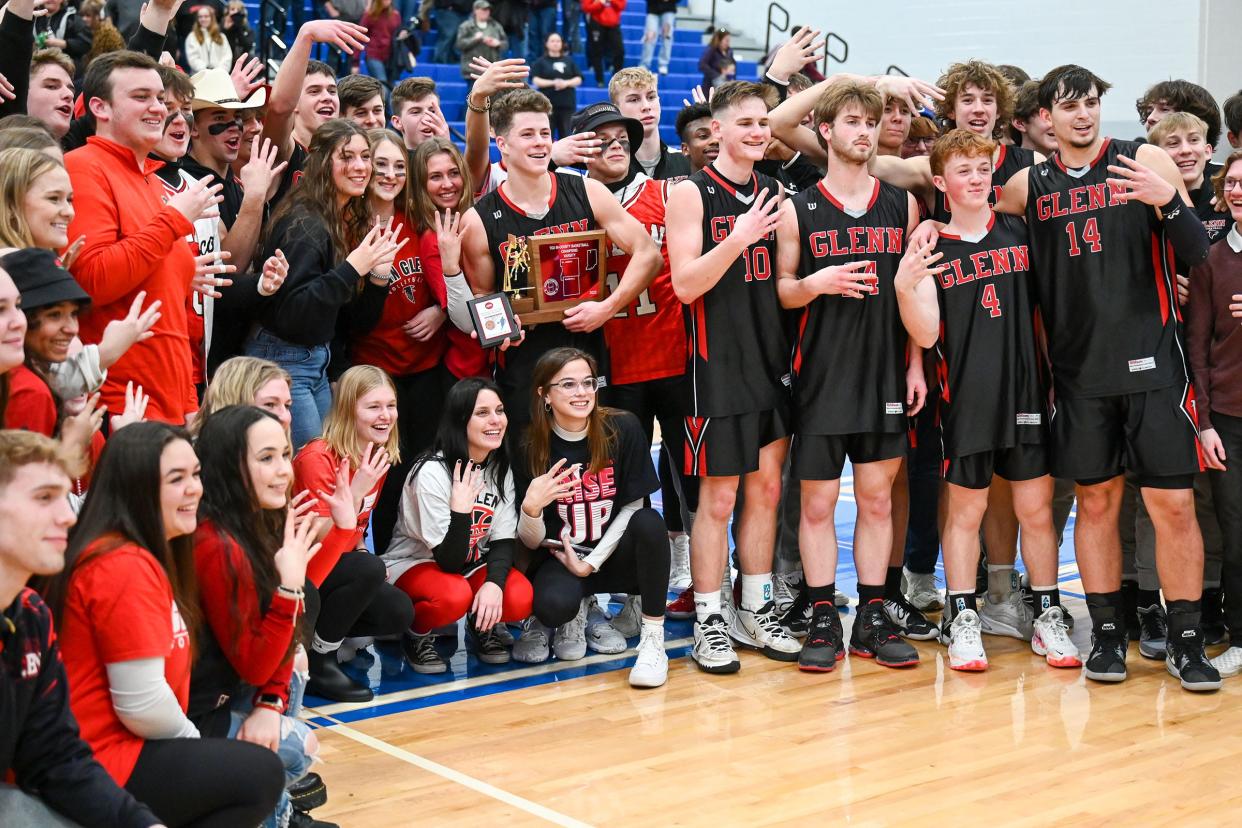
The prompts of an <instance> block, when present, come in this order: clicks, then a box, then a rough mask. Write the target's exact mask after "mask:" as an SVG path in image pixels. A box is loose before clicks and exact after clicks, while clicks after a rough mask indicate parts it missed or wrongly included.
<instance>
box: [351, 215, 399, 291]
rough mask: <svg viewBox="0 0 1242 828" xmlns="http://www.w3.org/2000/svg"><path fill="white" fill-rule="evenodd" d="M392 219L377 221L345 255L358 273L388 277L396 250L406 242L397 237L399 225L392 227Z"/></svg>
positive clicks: (373, 276)
mask: <svg viewBox="0 0 1242 828" xmlns="http://www.w3.org/2000/svg"><path fill="white" fill-rule="evenodd" d="M392 221H393V220H392V219H391V218H390V219H388V221H386V222H382V223H380V222H377V223H376V224H375V226H374V227H372V228H371V230H370V232H368V233H367V234H366V236H365V237H364V238H363V239H362V241H361V242H360V243H359V244H358V246H357V247H355V248H354V250H353V252H352V253H350V254H349V255H348V256H346V257H345V259H346V261H348V262H349V263H350V264H351V265H352V266H353V268H354V269H355V270H357V271H358V272H359V273H361V274H364V275H366V274H371V277H372V278H374V279H378V278H381V277H382V278H385V279H387V278H388V272H389V271H390V270H391V269H392V263H393V260H394V259H396V257H397V251H399V250H400V249H401V248H402V247H404V246H405V244H406V243H405V242H403V241H401V240H400V239H399V238H398V235H399V231H400V230H401V225H399V224H398V225H397V226H396V227H393V226H392ZM377 274H378V275H377Z"/></svg>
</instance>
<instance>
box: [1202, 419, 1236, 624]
mask: <svg viewBox="0 0 1242 828" xmlns="http://www.w3.org/2000/svg"><path fill="white" fill-rule="evenodd" d="M1212 425H1213V426H1214V427H1215V428H1216V433H1217V434H1219V435H1220V441H1221V442H1222V443H1223V444H1224V446H1225V457H1226V458H1227V459H1226V460H1225V470H1224V471H1223V472H1222V471H1209V472H1208V477H1209V479H1210V480H1211V483H1212V499H1213V500H1214V501H1215V503H1216V520H1217V522H1218V523H1219V524H1220V532H1221V536H1222V538H1223V540H1224V544H1223V546H1224V550H1223V551H1224V554H1223V556H1222V557H1223V563H1222V566H1221V586H1222V587H1224V592H1225V623H1226V624H1227V625H1228V626H1229V640H1230V642H1231V643H1232V645H1233V646H1235V647H1236V646H1240V645H1242V417H1230V416H1228V415H1227V414H1221V413H1218V412H1216V411H1213V412H1212Z"/></svg>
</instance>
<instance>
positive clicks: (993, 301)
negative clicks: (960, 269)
mask: <svg viewBox="0 0 1242 828" xmlns="http://www.w3.org/2000/svg"><path fill="white" fill-rule="evenodd" d="M979 304H980V305H983V307H985V308H987V311H988V316H990V317H992V318H993V319H995V318H996V317H998V316H1001V315H1002V314H1003V313H1004V311H1002V310H1001V306H1000V299H998V298H997V296H996V285H984V286H983V295H982V296H980V297H979Z"/></svg>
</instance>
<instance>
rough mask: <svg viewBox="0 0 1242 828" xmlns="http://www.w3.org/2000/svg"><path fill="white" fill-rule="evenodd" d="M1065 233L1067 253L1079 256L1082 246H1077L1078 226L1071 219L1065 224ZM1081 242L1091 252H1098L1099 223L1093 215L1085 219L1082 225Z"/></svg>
mask: <svg viewBox="0 0 1242 828" xmlns="http://www.w3.org/2000/svg"><path fill="white" fill-rule="evenodd" d="M1065 235H1067V236H1069V254H1070V255H1071V256H1081V255H1082V248H1080V247H1079V246H1078V228H1077V227H1075V226H1074V222H1072V221H1071V222H1070V223H1069V224H1067V225H1065ZM1082 243H1083V244H1085V245H1086V246H1087V248H1088V249H1090V251H1091V252H1092V253H1099V252H1100V225H1099V224H1098V223H1097V222H1096V220H1095V216H1092V217H1091V218H1089V219H1087V221H1086V223H1085V224H1083V226H1082Z"/></svg>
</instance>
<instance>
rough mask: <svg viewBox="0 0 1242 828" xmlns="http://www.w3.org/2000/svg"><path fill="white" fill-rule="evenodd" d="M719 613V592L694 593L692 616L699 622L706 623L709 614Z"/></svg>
mask: <svg viewBox="0 0 1242 828" xmlns="http://www.w3.org/2000/svg"><path fill="white" fill-rule="evenodd" d="M721 614H722V613H721V612H720V593H719V592H696V593H694V616H695V618H697V619H698V621H699V623H700V624H703V623H706V622H707V619H708V617H709V616H712V615H721Z"/></svg>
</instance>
